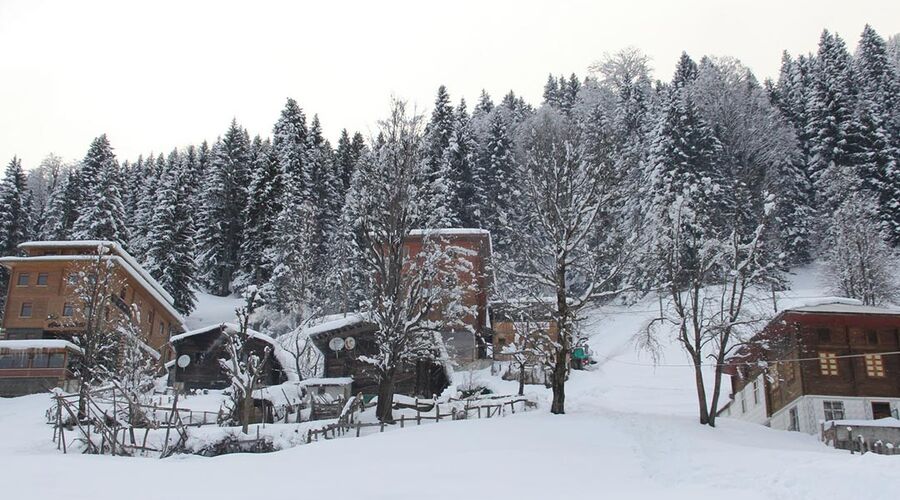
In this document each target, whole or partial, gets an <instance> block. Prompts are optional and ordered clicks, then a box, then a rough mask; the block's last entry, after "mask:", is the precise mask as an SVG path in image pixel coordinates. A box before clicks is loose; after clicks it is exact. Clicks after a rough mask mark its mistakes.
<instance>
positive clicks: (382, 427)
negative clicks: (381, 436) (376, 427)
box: [380, 420, 384, 432]
mask: <svg viewBox="0 0 900 500" xmlns="http://www.w3.org/2000/svg"><path fill="white" fill-rule="evenodd" d="M380 432H384V420H382V421H381V431H380Z"/></svg>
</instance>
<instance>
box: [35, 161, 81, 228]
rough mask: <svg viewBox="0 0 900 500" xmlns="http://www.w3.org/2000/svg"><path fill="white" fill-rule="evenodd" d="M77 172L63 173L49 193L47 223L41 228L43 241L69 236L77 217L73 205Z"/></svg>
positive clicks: (76, 209) (70, 170)
mask: <svg viewBox="0 0 900 500" xmlns="http://www.w3.org/2000/svg"><path fill="white" fill-rule="evenodd" d="M77 184H78V171H77V170H76V169H69V170H68V171H66V172H64V173H63V174H62V176H61V177H60V179H59V181H58V182H57V184H56V188H55V189H54V190H53V191H51V192H50V198H49V200H48V202H47V203H48V205H47V223H46V224H45V225H44V227H43V228H42V231H41V234H40V237H41V239H44V240H66V239H69V237H70V235H71V230H72V225H73V224H74V223H75V219H76V218H77V217H78V207H77V205H76V204H75V198H76V190H77V188H76V186H77Z"/></svg>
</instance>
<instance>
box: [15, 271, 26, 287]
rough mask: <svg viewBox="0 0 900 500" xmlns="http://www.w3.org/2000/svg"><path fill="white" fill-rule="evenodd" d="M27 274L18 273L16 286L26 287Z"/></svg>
mask: <svg viewBox="0 0 900 500" xmlns="http://www.w3.org/2000/svg"><path fill="white" fill-rule="evenodd" d="M28 276H29V275H28V273H19V278H18V279H17V280H16V286H28Z"/></svg>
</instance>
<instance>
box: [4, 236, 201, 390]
mask: <svg viewBox="0 0 900 500" xmlns="http://www.w3.org/2000/svg"><path fill="white" fill-rule="evenodd" d="M18 248H19V250H20V251H21V252H22V253H23V254H24V255H23V256H10V257H2V258H0V265H3V266H4V267H6V268H7V270H8V272H9V274H10V280H9V286H8V289H7V290H6V291H5V293H6V305H5V310H4V315H3V324H2V329H0V340H7V341H26V340H27V341H39V340H43V341H66V342H67V344H65V347H64V348H61V347H59V346H58V345H57V344H53V343H47V344H44V345H45V347H41V346H39V345H38V344H21V343H20V344H18V345H19V346H22V345H29V346H31V347H28V348H26V349H24V350H23V349H19V350H17V351H16V353H14V354H13V353H9V352H7V353H5V354H2V356H11V357H10V358H5V359H6V361H2V362H0V396H12V395H19V394H22V393H32V392H41V391H43V390H45V389H46V386H47V384H48V383H49V380H50V379H52V378H54V377H55V378H56V380H57V383H56V384H54V386H60V385H63V384H64V382H65V381H66V380H69V378H70V375H71V373H70V372H69V371H64V372H58V373H55V374H54V375H52V376H50V377H45V376H44V375H45V374H47V373H49V372H48V371H47V370H57V371H58V370H60V369H61V368H62V367H59V366H53V367H51V366H49V363H50V362H51V360H52V362H53V364H54V365H56V364H58V363H59V361H58V359H59V358H58V357H56V356H53V354H58V355H60V354H61V355H63V356H64V357H65V360H66V361H65V363H66V366H71V365H72V363H73V362H74V361H77V359H76V358H77V356H78V352H79V351H78V350H77V349H72V348H71V347H72V346H73V344H72V343H71V341H72V340H73V337H75V336H76V335H78V334H79V333H80V332H83V331H84V328H85V321H84V318H83V317H81V316H80V314H81V313H80V309H81V307H80V306H81V304H78V303H77V302H78V300H79V299H78V298H77V297H75V288H76V283H77V281H76V280H77V278H76V276H77V274H76V273H78V272H79V271H82V270H84V269H85V267H86V266H89V265H91V264H92V262H95V261H97V259H99V258H102V259H104V260H105V261H107V262H112V263H113V265H114V266H113V269H114V273H115V282H116V283H117V284H118V285H120V287H119V289H118V290H115V291H114V293H115V295H114V296H111V299H112V300H111V304H113V305H114V306H115V307H110V308H109V311H107V314H110V315H117V316H119V315H128V316H129V317H130V316H131V312H132V311H136V312H137V313H138V317H139V319H140V330H141V337H142V339H141V340H142V341H143V342H144V343H146V344H147V345H149V346H150V347H151V348H153V349H154V350H156V351H158V352H159V353H161V355H162V357H163V358H166V356H167V355H168V354H169V353H168V352H167V351H166V349H165V346H166V345H167V343H168V341H169V336H170V335H171V334H173V333H178V332H180V331H183V329H184V327H183V318H182V316H181V314H179V313H178V311H177V310H176V309H175V307H174V299H173V298H172V296H171V295H170V294H169V293H168V292H166V291H165V290H164V289H163V287H162V286H161V285H160V284H159V283H158V282H157V281H156V280H155V279H153V277H152V276H150V274H149V273H148V272H147V271H146V270H145V269H143V268H142V267H141V266H140V265H139V264H138V263H137V261H135V259H134V258H133V257H132V256H131V255H129V254H128V252H126V251H125V250H124V249H123V248H122V247H121V245H119V244H118V243H115V242H111V241H101V240H81V241H31V242H27V243H22V244H21V245H19V247H18ZM101 254H102V257H101ZM50 345H53V346H55V347H46V346H50ZM60 345H63V344H60ZM48 350H49V351H48ZM48 352H49V353H50V354H51V358H49V359H48V361H47V363H48V366H46V367H44V366H43V362H44V359H45V358H44V354H48ZM13 358H14V359H13ZM4 365H9V366H10V367H7V368H4V367H3V366H4ZM12 366H15V368H12ZM24 368H27V369H28V371H23V369H24ZM35 370H43V371H35Z"/></svg>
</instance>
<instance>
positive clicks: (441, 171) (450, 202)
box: [419, 85, 459, 228]
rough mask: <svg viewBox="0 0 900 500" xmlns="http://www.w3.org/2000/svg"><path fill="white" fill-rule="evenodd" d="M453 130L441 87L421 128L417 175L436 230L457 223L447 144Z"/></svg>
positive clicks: (447, 100) (452, 118) (453, 116)
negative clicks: (422, 149) (420, 159)
mask: <svg viewBox="0 0 900 500" xmlns="http://www.w3.org/2000/svg"><path fill="white" fill-rule="evenodd" d="M455 127H456V114H455V113H454V110H453V106H452V105H451V104H450V95H449V94H448V93H447V88H446V87H445V86H443V85H441V86H440V87H438V92H437V97H436V98H435V101H434V109H433V110H432V113H431V121H430V122H429V123H428V125H427V126H426V127H425V156H424V158H423V161H424V163H425V165H424V166H425V168H424V169H422V171H421V172H420V179H419V183H420V184H421V185H422V186H423V189H422V192H421V196H422V199H423V202H424V203H425V205H426V206H427V208H425V210H428V211H429V212H431V213H433V214H435V215H436V217H435V218H434V223H435V224H437V225H438V226H437V227H441V228H444V227H453V226H456V225H457V224H458V223H459V220H458V217H457V213H456V210H455V208H456V207H455V200H456V196H457V194H456V193H457V185H456V179H457V178H458V176H457V174H456V173H455V172H453V170H452V168H453V165H452V164H451V162H450V141H451V140H452V138H453V132H454V130H455Z"/></svg>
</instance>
